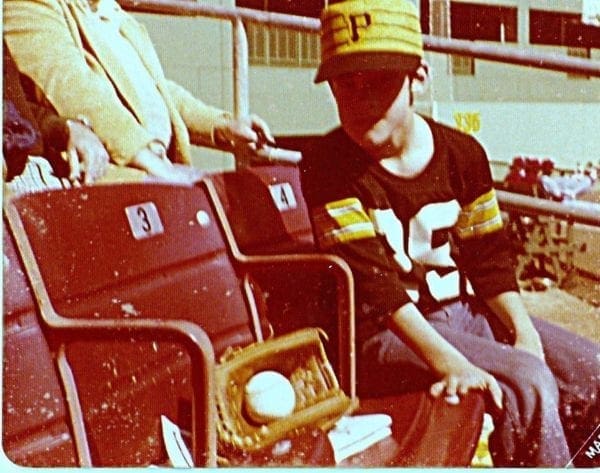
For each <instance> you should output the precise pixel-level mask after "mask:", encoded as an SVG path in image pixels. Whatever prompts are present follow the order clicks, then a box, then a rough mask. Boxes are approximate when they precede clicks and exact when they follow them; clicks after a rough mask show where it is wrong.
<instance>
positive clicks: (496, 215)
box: [456, 189, 503, 240]
mask: <svg viewBox="0 0 600 473" xmlns="http://www.w3.org/2000/svg"><path fill="white" fill-rule="evenodd" d="M502 225H503V224H502V216H501V215H500V207H499V206H498V200H497V199H496V191H495V190H494V189H491V190H490V191H489V192H486V193H485V194H483V195H481V196H479V197H478V198H477V199H475V200H474V201H473V202H471V203H470V204H468V205H466V206H465V207H463V208H462V209H461V211H460V214H459V216H458V222H457V224H456V230H457V233H458V236H459V237H460V238H461V239H462V240H467V239H469V238H474V237H479V236H482V235H487V234H489V233H493V232H496V231H498V230H500V229H501V228H502Z"/></svg>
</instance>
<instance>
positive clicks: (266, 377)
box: [244, 370, 296, 423]
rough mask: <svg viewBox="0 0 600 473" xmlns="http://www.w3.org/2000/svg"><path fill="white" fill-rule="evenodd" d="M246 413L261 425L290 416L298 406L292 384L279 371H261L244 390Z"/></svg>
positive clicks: (250, 380) (249, 381)
mask: <svg viewBox="0 0 600 473" xmlns="http://www.w3.org/2000/svg"><path fill="white" fill-rule="evenodd" d="M244 402H245V404H246V412H247V413H248V415H249V416H250V418H251V419H252V420H253V421H255V422H259V423H265V422H270V421H273V420H276V419H281V418H282V417H285V416H288V415H290V414H291V413H292V412H294V407H295V405H296V393H295V392H294V388H293V387H292V383H290V381H289V380H288V379H287V378H286V377H285V376H283V375H282V374H281V373H278V372H277V371H271V370H268V371H260V372H258V373H256V374H255V375H254V376H252V377H251V378H250V379H249V380H248V383H246V386H245V388H244Z"/></svg>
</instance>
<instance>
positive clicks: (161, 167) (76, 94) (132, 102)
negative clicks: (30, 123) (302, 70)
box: [4, 0, 273, 182]
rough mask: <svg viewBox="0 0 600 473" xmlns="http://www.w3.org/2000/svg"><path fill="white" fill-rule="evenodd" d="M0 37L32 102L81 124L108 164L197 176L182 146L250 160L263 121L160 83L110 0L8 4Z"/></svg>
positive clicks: (138, 29) (142, 44)
mask: <svg viewBox="0 0 600 473" xmlns="http://www.w3.org/2000/svg"><path fill="white" fill-rule="evenodd" d="M4 34H5V38H6V42H7V45H8V48H9V49H10V52H11V53H12V55H13V57H14V59H15V61H16V63H17V65H18V67H19V70H20V71H21V73H22V74H24V75H25V76H26V77H28V78H29V79H30V81H31V83H32V84H33V87H32V88H33V89H34V90H35V92H36V94H35V95H36V99H37V100H38V101H39V103H41V104H43V105H47V106H50V107H52V108H53V109H54V110H56V112H57V113H58V114H59V115H61V116H64V117H67V118H72V119H75V118H77V117H79V118H82V117H83V118H85V121H86V122H87V123H88V124H89V125H90V126H91V127H92V128H93V130H94V132H95V133H96V134H97V135H98V136H99V137H100V139H101V140H102V143H103V144H104V145H105V146H106V148H107V150H108V152H109V154H110V156H111V158H112V160H113V161H114V162H115V163H116V164H118V165H120V166H132V167H135V168H139V169H142V170H144V171H146V172H148V173H149V174H150V175H154V176H158V177H161V178H166V179H169V180H173V181H184V182H187V181H189V180H190V179H192V180H193V179H195V178H197V177H198V173H197V171H194V169H193V168H192V167H191V166H174V165H173V163H183V164H190V162H191V161H190V142H192V143H194V144H198V145H205V146H210V147H219V148H222V149H225V150H234V149H235V150H236V151H242V152H250V153H256V154H258V153H259V152H260V151H261V148H264V147H265V146H268V144H269V143H272V142H273V138H272V136H271V133H270V131H269V128H268V126H267V125H266V123H265V122H264V121H263V120H262V119H260V118H259V117H257V116H254V115H250V116H247V117H242V118H240V119H234V118H233V117H232V116H231V114H229V113H228V112H225V111H223V110H220V109H218V108H215V107H212V106H209V105H207V104H205V103H203V102H202V101H200V100H199V99H197V98H195V97H193V96H192V95H191V94H190V93H189V92H188V91H187V90H185V89H184V88H183V87H181V86H179V85H178V84H176V83H174V82H172V81H170V80H167V79H166V78H165V76H164V73H163V70H162V67H161V65H160V62H159V59H158V57H157V54H156V51H155V50H154V47H153V45H152V42H151V40H150V38H149V36H148V34H147V32H146V30H145V28H144V27H143V25H141V24H140V23H139V22H137V21H136V20H135V19H134V18H133V17H132V16H131V15H128V14H127V13H126V12H124V11H123V10H122V9H121V7H120V6H119V5H118V4H117V3H116V1H114V0H89V1H88V0H41V1H38V0H9V1H5V2H4Z"/></svg>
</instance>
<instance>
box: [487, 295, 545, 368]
mask: <svg viewBox="0 0 600 473" xmlns="http://www.w3.org/2000/svg"><path fill="white" fill-rule="evenodd" d="M485 302H486V304H487V305H488V306H489V307H490V309H492V311H493V312H494V313H495V314H496V315H497V316H498V318H499V319H500V321H501V322H502V323H503V324H504V325H505V326H506V327H507V328H508V330H509V331H510V333H511V334H512V335H514V337H515V341H514V346H515V348H520V349H521V350H525V351H528V352H530V353H531V354H533V355H535V356H537V357H538V358H541V359H542V360H543V359H544V349H543V347H542V342H541V340H540V335H539V334H538V332H537V330H536V329H535V327H534V326H533V323H532V321H531V318H530V317H529V314H528V313H527V309H526V308H525V305H524V304H523V299H522V298H521V295H520V294H519V293H518V292H516V291H508V292H503V293H501V294H498V295H497V296H494V297H490V298H488V299H486V300H485Z"/></svg>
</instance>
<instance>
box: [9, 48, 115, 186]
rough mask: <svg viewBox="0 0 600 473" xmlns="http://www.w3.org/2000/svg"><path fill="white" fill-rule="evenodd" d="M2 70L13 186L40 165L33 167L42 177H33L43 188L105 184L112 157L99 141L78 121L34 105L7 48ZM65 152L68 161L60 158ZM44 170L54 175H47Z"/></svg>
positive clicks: (10, 171)
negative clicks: (62, 183) (30, 168)
mask: <svg viewBox="0 0 600 473" xmlns="http://www.w3.org/2000/svg"><path fill="white" fill-rule="evenodd" d="M2 67H3V83H2V85H3V97H2V99H3V122H2V126H3V133H2V151H3V155H4V173H3V176H4V180H5V181H7V182H8V181H12V180H13V179H14V178H15V177H17V176H20V175H21V174H22V173H23V172H25V170H26V167H27V166H28V165H33V164H32V163H33V162H34V161H35V160H37V161H38V162H37V163H36V164H35V165H33V166H35V167H37V168H38V171H39V172H38V171H34V172H35V173H36V174H37V176H38V177H39V179H37V181H39V182H40V183H41V184H42V185H43V184H44V179H46V180H50V179H51V180H53V181H54V182H55V183H58V182H60V178H61V177H63V178H65V179H67V180H68V181H70V182H80V181H81V182H82V183H84V184H91V183H93V182H95V181H96V180H98V179H100V178H101V177H102V176H103V175H104V173H105V171H106V169H107V165H108V161H109V157H108V153H107V151H106V149H105V148H104V146H103V145H102V143H101V142H100V140H99V139H98V137H97V136H96V135H95V134H94V133H93V132H92V131H91V130H90V129H89V128H88V127H87V126H86V125H85V124H84V123H81V122H80V121H79V120H70V119H66V118H62V117H59V116H57V115H55V114H53V113H51V112H50V111H49V110H47V109H43V108H40V107H36V106H34V105H32V104H31V103H29V102H28V101H27V98H26V96H25V92H24V91H23V88H22V86H21V81H20V74H19V71H18V69H17V65H16V64H15V62H14V60H13V58H12V56H11V55H10V52H9V51H8V49H7V48H6V45H5V44H3V51H2ZM52 150H55V152H52ZM61 151H62V152H64V156H65V157H66V158H67V159H66V161H63V160H62V159H60V158H59V157H58V156H60V152H61ZM42 156H43V157H44V158H49V162H48V163H45V162H43V161H45V160H44V159H43V158H41V157H42ZM40 160H41V161H40ZM51 164H52V167H51ZM40 166H41V167H40ZM53 168H54V169H53ZM41 169H44V170H48V171H49V173H46V174H44V173H43V172H41V171H40V170H41ZM23 182H25V181H23ZM32 182H33V181H32Z"/></svg>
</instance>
